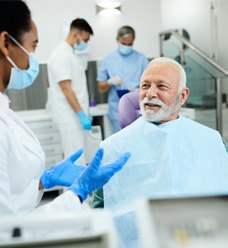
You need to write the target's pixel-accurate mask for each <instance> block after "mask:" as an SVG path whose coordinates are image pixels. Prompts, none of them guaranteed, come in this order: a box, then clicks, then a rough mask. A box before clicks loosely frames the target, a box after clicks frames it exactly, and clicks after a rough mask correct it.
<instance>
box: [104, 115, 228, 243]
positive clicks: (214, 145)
mask: <svg viewBox="0 0 228 248" xmlns="http://www.w3.org/2000/svg"><path fill="white" fill-rule="evenodd" d="M102 147H103V148H104V150H105V154H104V158H103V163H104V164H106V163H110V162H111V161H114V160H115V159H116V158H117V157H118V156H120V154H122V153H123V152H125V151H129V152H131V154H132V156H131V158H130V159H129V161H128V162H127V164H126V165H125V166H124V168H123V169H122V170H121V171H120V172H119V173H117V174H116V175H115V176H114V177H113V178H112V179H111V180H110V181H109V183H108V184H107V185H106V186H105V187H104V206H105V207H107V208H110V209H111V210H112V211H113V213H114V216H115V220H116V223H117V227H118V229H119V231H120V233H121V236H122V238H123V240H124V243H127V244H130V245H129V246H127V247H132V248H133V247H138V246H137V238H138V236H137V230H136V226H137V225H136V223H135V220H134V208H135V203H136V202H137V201H138V200H139V199H140V198H142V197H145V198H150V197H153V198H156V197H173V196H189V195H190V196H191V195H201V194H202V195H205V194H206V195H208V194H220V193H221V194H227V193H228V180H227V179H228V154H227V152H226V149H225V147H224V144H223V142H222V138H221V136H220V134H219V133H218V132H217V131H215V130H213V129H210V128H208V127H206V126H203V125H201V124H199V123H197V122H194V121H192V120H189V119H187V118H184V117H179V118H178V119H176V120H172V121H169V122H166V123H163V124H160V125H154V124H152V123H150V122H147V121H145V120H144V119H143V117H141V118H139V119H137V120H136V121H135V122H133V123H132V124H131V125H130V126H128V127H126V128H124V129H122V130H121V131H119V132H118V133H116V134H114V135H112V136H111V137H110V138H108V139H106V140H105V141H103V142H102Z"/></svg>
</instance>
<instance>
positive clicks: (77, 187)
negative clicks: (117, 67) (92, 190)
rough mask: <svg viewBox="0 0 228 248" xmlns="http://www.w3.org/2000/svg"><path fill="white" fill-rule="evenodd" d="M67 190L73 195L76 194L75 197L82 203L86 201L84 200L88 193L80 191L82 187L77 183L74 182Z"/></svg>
mask: <svg viewBox="0 0 228 248" xmlns="http://www.w3.org/2000/svg"><path fill="white" fill-rule="evenodd" d="M68 189H69V190H71V191H73V192H74V194H76V195H77V196H79V197H80V198H81V201H82V202H84V201H85V200H86V198H87V196H88V194H89V193H86V192H85V191H83V190H82V187H81V186H80V183H79V182H75V183H74V184H72V185H71V186H70V187H69V188H68Z"/></svg>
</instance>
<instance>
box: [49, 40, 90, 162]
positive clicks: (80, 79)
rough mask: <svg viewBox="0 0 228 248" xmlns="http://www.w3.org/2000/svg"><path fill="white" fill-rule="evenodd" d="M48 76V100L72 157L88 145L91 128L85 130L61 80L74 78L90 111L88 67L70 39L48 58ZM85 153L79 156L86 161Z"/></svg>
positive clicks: (82, 102) (81, 100) (81, 101)
mask: <svg viewBox="0 0 228 248" xmlns="http://www.w3.org/2000/svg"><path fill="white" fill-rule="evenodd" d="M48 79H49V85H50V88H49V93H48V97H49V99H48V102H49V104H50V107H51V113H52V117H53V120H54V122H55V123H56V124H57V127H58V129H59V131H60V134H61V140H62V148H63V152H64V156H65V157H68V156H70V155H71V154H72V153H74V152H75V151H76V150H78V149H80V148H82V147H84V148H85V147H86V146H87V144H86V142H87V135H88V131H85V130H83V128H82V126H81V123H80V121H79V119H78V117H77V114H76V113H75V111H74V110H73V108H72V107H71V106H70V104H69V103H68V101H67V99H66V97H65V95H64V93H63V91H62V90H61V88H60V86H59V82H60V81H63V80H71V87H72V89H73V91H74V93H75V95H76V96H77V99H78V102H79V104H80V106H81V107H82V109H83V111H84V112H85V113H86V114H88V108H89V97H88V89H87V83H86V75H85V70H84V67H83V65H82V63H81V61H80V58H79V57H78V56H77V55H76V54H75V53H74V51H73V48H72V47H71V46H70V45H69V44H68V43H67V42H66V41H63V42H61V44H60V45H59V46H58V47H57V48H56V49H55V50H54V51H53V53H52V54H51V56H50V58H49V60H48ZM83 156H84V155H83ZM83 156H81V157H80V158H79V163H85V162H86V161H85V158H84V157H83Z"/></svg>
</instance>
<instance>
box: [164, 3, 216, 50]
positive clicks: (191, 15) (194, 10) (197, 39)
mask: <svg viewBox="0 0 228 248" xmlns="http://www.w3.org/2000/svg"><path fill="white" fill-rule="evenodd" d="M161 17H162V24H161V25H162V29H163V30H167V29H175V28H185V29H186V30H187V31H188V32H189V34H190V37H191V42H192V43H193V44H195V45H196V46H198V47H199V48H200V49H202V50H203V51H205V52H206V53H208V54H210V53H211V40H210V39H211V30H210V29H211V24H210V0H161Z"/></svg>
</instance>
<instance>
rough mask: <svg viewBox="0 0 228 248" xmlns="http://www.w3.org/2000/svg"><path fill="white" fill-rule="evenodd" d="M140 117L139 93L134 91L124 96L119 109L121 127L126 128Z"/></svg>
mask: <svg viewBox="0 0 228 248" xmlns="http://www.w3.org/2000/svg"><path fill="white" fill-rule="evenodd" d="M140 116H141V114H140V106H139V92H138V91H133V92H129V93H127V94H125V95H123V96H122V97H121V98H120V101H119V109H118V118H119V123H120V127H121V128H125V127H126V126H128V125H130V124H131V123H132V122H134V121H135V120H136V119H137V118H139V117H140Z"/></svg>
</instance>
